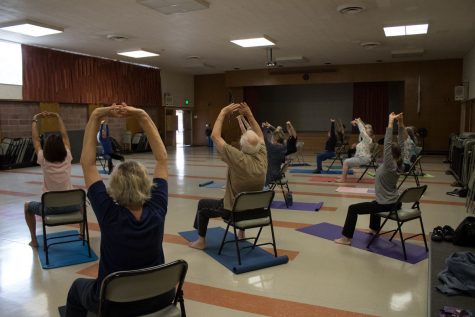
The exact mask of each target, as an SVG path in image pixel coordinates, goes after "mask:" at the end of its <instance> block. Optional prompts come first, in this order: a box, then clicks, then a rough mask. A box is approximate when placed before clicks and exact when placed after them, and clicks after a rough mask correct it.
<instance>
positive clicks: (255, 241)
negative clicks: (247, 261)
mask: <svg viewBox="0 0 475 317" xmlns="http://www.w3.org/2000/svg"><path fill="white" fill-rule="evenodd" d="M261 231H262V227H260V228H259V232H258V233H257V236H256V239H254V245H253V246H252V248H253V249H254V248H255V247H256V244H257V240H259V237H260V235H261Z"/></svg>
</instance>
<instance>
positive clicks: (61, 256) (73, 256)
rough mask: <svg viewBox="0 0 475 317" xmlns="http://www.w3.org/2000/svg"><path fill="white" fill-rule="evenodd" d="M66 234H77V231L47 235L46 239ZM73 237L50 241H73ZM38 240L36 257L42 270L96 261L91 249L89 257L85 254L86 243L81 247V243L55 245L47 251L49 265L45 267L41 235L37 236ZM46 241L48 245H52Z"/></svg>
mask: <svg viewBox="0 0 475 317" xmlns="http://www.w3.org/2000/svg"><path fill="white" fill-rule="evenodd" d="M66 234H78V231H77V230H68V231H61V232H54V233H49V234H48V235H47V237H48V238H51V237H58V236H62V235H66ZM74 238H75V237H66V238H58V239H54V240H51V241H53V242H59V241H67V240H73V239H74ZM37 239H38V256H39V258H40V262H41V267H42V268H44V269H54V268H57V267H62V266H68V265H74V264H80V263H86V262H93V261H96V260H97V255H96V254H95V253H94V250H93V249H92V248H91V257H89V255H88V252H87V243H84V246H83V245H82V241H75V242H68V243H62V244H55V245H52V246H50V247H49V248H48V249H49V251H48V257H49V265H46V254H45V252H44V250H43V235H40V236H37ZM51 241H48V244H49V243H52V242H51Z"/></svg>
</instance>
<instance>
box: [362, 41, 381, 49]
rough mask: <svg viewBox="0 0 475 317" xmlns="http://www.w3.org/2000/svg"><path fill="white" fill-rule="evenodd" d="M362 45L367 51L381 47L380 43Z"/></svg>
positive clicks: (364, 43)
mask: <svg viewBox="0 0 475 317" xmlns="http://www.w3.org/2000/svg"><path fill="white" fill-rule="evenodd" d="M360 45H361V46H362V47H364V48H366V49H367V50H370V49H373V48H375V47H378V46H381V43H380V42H361V43H360Z"/></svg>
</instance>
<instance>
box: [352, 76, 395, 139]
mask: <svg viewBox="0 0 475 317" xmlns="http://www.w3.org/2000/svg"><path fill="white" fill-rule="evenodd" d="M388 109H389V83H387V82H375V83H355V84H354V86H353V118H358V117H359V118H361V119H362V120H363V121H364V122H365V123H369V124H371V125H372V126H373V130H374V133H376V134H384V132H385V130H386V126H387V124H388V115H389V113H388Z"/></svg>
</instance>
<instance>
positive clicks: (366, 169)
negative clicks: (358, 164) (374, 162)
mask: <svg viewBox="0 0 475 317" xmlns="http://www.w3.org/2000/svg"><path fill="white" fill-rule="evenodd" d="M368 168H369V166H368V167H366V168H365V170H364V172H363V174H361V176H360V178H358V181H356V182H357V183H359V182H360V180H361V179H362V178H363V176H364V174H366V172H367V171H368Z"/></svg>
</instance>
